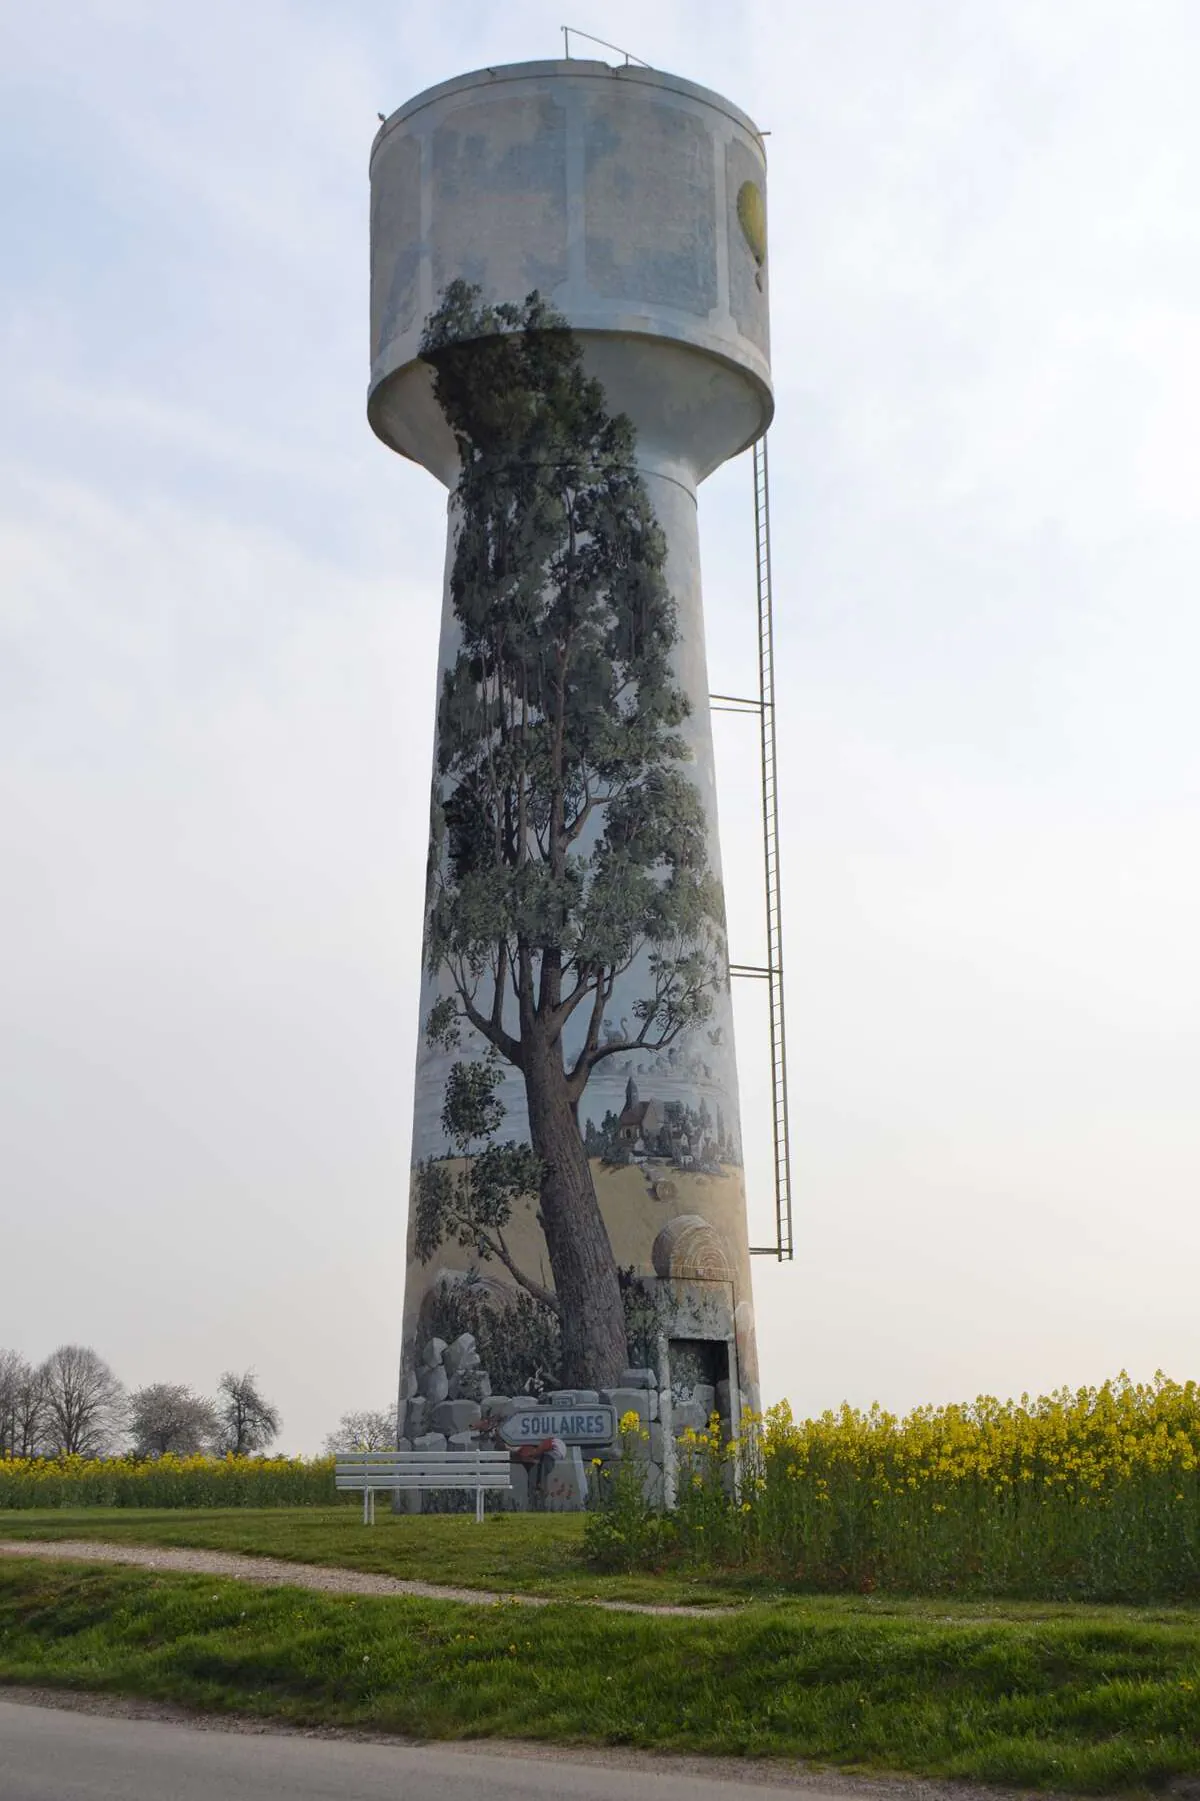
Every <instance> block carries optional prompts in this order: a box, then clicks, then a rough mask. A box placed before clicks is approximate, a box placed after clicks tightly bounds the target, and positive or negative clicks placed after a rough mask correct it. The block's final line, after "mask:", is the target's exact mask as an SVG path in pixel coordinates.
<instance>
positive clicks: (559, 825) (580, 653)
mask: <svg viewBox="0 0 1200 1801" xmlns="http://www.w3.org/2000/svg"><path fill="white" fill-rule="evenodd" d="M421 353H422V356H423V358H424V360H425V361H426V363H427V364H428V365H429V366H430V368H431V369H432V372H433V376H432V379H433V389H434V393H435V396H436V399H437V402H438V404H439V406H440V408H441V411H442V414H443V416H444V418H445V419H446V420H447V422H448V423H449V425H450V427H451V429H452V431H453V433H454V437H455V441H456V445H457V451H458V458H459V466H460V475H459V480H458V484H457V487H456V489H455V492H454V496H453V501H452V517H453V526H454V529H453V535H452V550H451V559H450V567H449V571H448V593H449V611H450V615H451V617H450V620H449V622H448V637H447V639H446V640H445V641H444V644H443V677H442V686H441V693H440V697H439V705H438V714H437V728H436V755H435V776H434V786H433V801H432V818H431V838H430V859H429V872H428V891H427V906H426V935H425V958H426V970H427V975H426V997H427V1001H428V1005H427V1009H426V1017H425V1020H424V1031H425V1048H424V1050H423V1053H422V1058H423V1066H424V1070H425V1080H426V1088H425V1093H426V1095H429V1094H430V1093H431V1092H436V1094H437V1096H438V1099H439V1101H440V1106H439V1108H438V1110H437V1113H436V1123H435V1122H434V1121H433V1120H431V1119H430V1118H429V1117H428V1115H429V1108H428V1107H426V1117H425V1118H424V1120H423V1119H422V1109H421V1102H420V1099H419V1100H418V1126H417V1135H416V1144H415V1147H414V1154H415V1157H416V1169H415V1178H414V1193H413V1209H412V1227H411V1233H412V1250H413V1252H414V1253H415V1255H416V1257H417V1259H419V1261H420V1263H421V1265H422V1266H423V1267H424V1268H425V1269H426V1270H428V1272H429V1283H428V1284H427V1285H426V1289H425V1297H424V1301H423V1303H422V1304H423V1306H424V1307H425V1312H424V1315H423V1317H422V1319H421V1321H420V1324H421V1326H422V1327H428V1328H430V1329H433V1330H437V1329H438V1328H439V1327H442V1328H444V1330H445V1331H446V1332H447V1333H448V1332H449V1331H450V1330H451V1327H452V1326H457V1327H458V1328H459V1329H460V1330H465V1329H470V1330H472V1331H474V1332H475V1333H476V1336H477V1338H479V1337H480V1335H481V1334H482V1335H483V1339H487V1340H489V1342H491V1344H492V1345H493V1360H494V1359H496V1358H507V1360H508V1364H509V1365H511V1366H512V1378H511V1386H512V1387H513V1388H515V1386H516V1378H517V1376H518V1375H519V1373H520V1371H519V1368H518V1365H519V1363H520V1357H519V1355H516V1353H515V1352H514V1349H513V1337H514V1333H516V1334H517V1336H518V1337H519V1338H520V1339H521V1341H522V1342H523V1343H524V1344H525V1345H526V1361H527V1362H529V1361H536V1362H537V1364H538V1365H539V1370H540V1373H542V1374H544V1375H546V1376H547V1377H549V1378H551V1379H552V1380H554V1381H556V1382H558V1383H559V1384H561V1385H562V1386H564V1387H582V1388H597V1387H602V1386H609V1385H614V1384H617V1383H618V1382H619V1380H620V1376H621V1372H622V1370H623V1369H625V1368H626V1367H627V1366H628V1364H629V1362H630V1356H631V1348H632V1349H636V1346H634V1347H631V1329H632V1328H631V1320H632V1319H633V1317H634V1312H635V1311H636V1310H633V1311H631V1304H630V1294H631V1283H632V1280H633V1279H634V1278H637V1277H645V1276H649V1277H654V1276H658V1277H660V1278H667V1277H678V1276H681V1275H684V1276H689V1275H690V1276H693V1277H695V1278H696V1280H698V1281H719V1282H728V1283H733V1284H734V1286H735V1290H736V1291H737V1296H738V1298H741V1297H744V1299H745V1305H746V1307H747V1308H748V1293H749V1290H748V1278H747V1275H746V1272H745V1270H744V1268H743V1267H742V1265H743V1263H744V1246H745V1226H744V1198H743V1192H742V1181H741V1170H740V1165H741V1155H740V1144H739V1141H738V1125H737V1091H736V1080H735V1076H734V1071H733V1062H732V1042H731V1041H732V1022H731V1018H730V1010H729V996H728V973H727V971H728V966H727V958H726V946H725V931H724V914H723V902H722V895H721V885H720V879H719V867H718V860H717V851H716V838H715V821H714V819H713V817H712V814H713V807H712V804H711V797H710V796H709V794H708V792H707V791H706V789H705V787H704V786H703V784H702V783H701V782H699V781H698V779H697V770H696V768H695V766H694V765H695V756H694V745H695V721H694V719H693V705H692V698H691V697H690V696H689V694H688V693H687V691H686V689H685V686H684V684H683V683H682V682H681V680H680V678H679V674H678V669H679V657H678V654H677V653H678V648H679V638H680V621H679V614H678V608H677V604H676V598H675V596H674V595H673V593H672V588H671V583H670V580H669V562H670V558H669V544H668V537H667V534H666V533H665V532H664V529H663V526H662V524H661V523H660V521H659V518H658V517H657V515H656V511H655V508H654V506H653V504H652V501H651V495H650V492H649V483H648V481H647V479H646V477H645V476H644V475H643V474H642V473H641V472H640V471H639V469H638V466H637V456H636V449H637V447H636V443H635V432H634V427H633V425H632V423H631V421H630V420H629V419H628V418H627V417H626V416H625V415H623V414H620V413H616V412H610V411H609V410H608V409H607V406H606V400H605V394H604V391H603V388H602V387H601V385H600V383H599V382H598V381H596V380H595V379H594V378H593V377H591V376H590V375H589V374H588V372H587V369H586V367H585V360H584V355H583V352H582V350H581V348H580V345H579V343H578V341H577V339H576V338H575V337H574V335H573V334H572V333H571V331H570V330H569V329H568V327H567V324H566V321H565V320H564V319H563V318H562V317H561V316H560V315H559V314H557V313H556V312H555V311H554V310H553V309H552V308H551V307H550V306H548V305H547V304H546V302H545V301H544V300H543V299H541V298H540V296H539V295H538V294H536V293H534V294H532V295H530V296H529V297H528V299H527V300H526V301H525V302H524V303H523V304H521V305H513V304H506V305H496V306H493V305H490V304H488V303H487V301H486V300H485V299H484V297H483V296H482V295H481V293H480V291H479V290H478V289H477V288H474V287H472V286H470V285H468V284H467V283H465V282H462V281H455V282H453V283H451V284H450V286H449V287H448V288H447V289H446V290H445V292H444V295H443V297H442V301H441V304H440V305H439V307H438V308H437V310H436V312H435V313H434V314H433V315H432V317H431V318H430V319H429V321H428V324H427V328H426V331H425V334H424V339H423V342H422V346H421ZM710 786H711V777H710ZM431 1084H432V1088H431ZM418 1085H419V1090H420V1078H419V1084H418ZM451 1276H453V1277H454V1278H455V1281H454V1283H453V1284H452V1283H451V1282H450V1281H449V1279H448V1278H449V1277H451ZM464 1277H465V1278H466V1279H465V1280H463V1278H464ZM411 1283H412V1277H411V1275H410V1288H411ZM412 1298H413V1297H412V1296H411V1294H410V1319H409V1322H408V1323H409V1329H410V1332H411V1331H412V1330H413V1329H414V1328H415V1326H416V1323H417V1322H416V1321H415V1319H413V1318H412V1317H411V1315H412V1307H411V1302H412ZM439 1307H440V1308H441V1309H442V1312H441V1313H440V1314H439V1313H438V1308H439ZM451 1315H453V1317H451ZM481 1347H482V1340H481ZM484 1361H485V1363H486V1362H487V1357H486V1356H485V1358H484ZM551 1366H552V1367H551ZM506 1367H507V1366H506ZM529 1373H530V1374H534V1373H537V1372H534V1371H530V1372H529Z"/></svg>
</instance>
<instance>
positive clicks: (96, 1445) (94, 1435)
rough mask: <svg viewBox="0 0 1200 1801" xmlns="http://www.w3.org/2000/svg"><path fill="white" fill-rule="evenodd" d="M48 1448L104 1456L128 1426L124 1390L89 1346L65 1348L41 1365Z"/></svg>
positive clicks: (57, 1351)
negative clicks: (44, 1393)
mask: <svg viewBox="0 0 1200 1801" xmlns="http://www.w3.org/2000/svg"><path fill="white" fill-rule="evenodd" d="M41 1374H42V1377H43V1380H44V1382H45V1391H46V1398H45V1439H46V1446H47V1449H48V1450H50V1451H52V1452H54V1453H56V1454H58V1455H59V1456H63V1457H70V1456H76V1455H77V1456H81V1457H99V1456H103V1455H104V1453H105V1452H107V1451H110V1450H112V1448H113V1445H114V1442H115V1440H116V1439H117V1438H119V1437H120V1435H121V1431H122V1429H123V1427H124V1424H125V1412H126V1402H125V1390H124V1389H123V1388H122V1386H121V1384H120V1382H118V1380H117V1378H116V1376H115V1375H114V1374H113V1372H112V1370H111V1369H110V1368H109V1366H108V1364H107V1363H105V1361H104V1359H103V1357H101V1356H100V1355H99V1354H98V1353H97V1352H96V1351H93V1350H92V1348H91V1346H90V1345H78V1344H64V1345H59V1347H58V1349H57V1350H56V1351H52V1352H51V1353H50V1355H49V1357H47V1359H46V1361H45V1363H44V1364H43V1365H42V1369H41Z"/></svg>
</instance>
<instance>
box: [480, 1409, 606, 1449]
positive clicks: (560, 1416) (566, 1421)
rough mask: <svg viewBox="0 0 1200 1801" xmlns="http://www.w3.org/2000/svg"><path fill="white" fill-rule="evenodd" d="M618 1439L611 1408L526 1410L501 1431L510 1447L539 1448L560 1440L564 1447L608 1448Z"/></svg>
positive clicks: (507, 1423)
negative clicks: (556, 1439)
mask: <svg viewBox="0 0 1200 1801" xmlns="http://www.w3.org/2000/svg"><path fill="white" fill-rule="evenodd" d="M616 1435H617V1416H616V1413H615V1411H614V1409H613V1408H611V1407H526V1408H524V1409H522V1411H521V1412H520V1413H512V1414H510V1415H509V1417H508V1418H507V1419H506V1420H505V1422H504V1424H503V1425H502V1426H501V1428H500V1436H501V1437H502V1438H503V1440H504V1442H505V1444H509V1445H537V1444H541V1442H542V1440H543V1439H546V1438H561V1439H562V1441H563V1443H564V1444H565V1445H606V1444H610V1443H611V1442H612V1440H613V1439H614V1438H615V1437H616Z"/></svg>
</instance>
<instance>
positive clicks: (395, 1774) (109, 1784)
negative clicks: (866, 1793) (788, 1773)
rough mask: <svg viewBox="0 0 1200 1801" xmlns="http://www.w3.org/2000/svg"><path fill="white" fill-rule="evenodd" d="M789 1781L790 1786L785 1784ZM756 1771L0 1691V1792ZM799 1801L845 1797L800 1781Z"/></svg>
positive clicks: (693, 1776) (184, 1791)
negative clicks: (379, 1738)
mask: <svg viewBox="0 0 1200 1801" xmlns="http://www.w3.org/2000/svg"><path fill="white" fill-rule="evenodd" d="M788 1786H789V1788H790V1785H788ZM773 1792H774V1793H776V1794H778V1793H780V1790H779V1789H778V1788H777V1787H775V1785H774V1784H771V1785H770V1786H764V1785H763V1784H762V1782H761V1781H759V1782H755V1781H740V1780H738V1779H736V1778H735V1779H733V1780H731V1781H714V1780H712V1779H711V1778H710V1777H708V1776H705V1775H701V1774H697V1773H695V1770H694V1766H693V1770H692V1773H690V1774H682V1773H681V1774H675V1773H670V1774H666V1773H660V1772H659V1771H657V1770H653V1769H645V1770H641V1769H638V1768H636V1767H634V1766H633V1765H631V1764H630V1762H629V1761H628V1760H627V1759H623V1760H621V1761H620V1762H619V1763H616V1764H614V1763H608V1764H605V1763H604V1762H603V1761H597V1762H594V1763H587V1762H583V1761H580V1760H579V1759H577V1758H576V1757H574V1756H573V1755H572V1754H570V1753H565V1752H564V1753H550V1754H549V1755H541V1756H529V1757H526V1756H523V1755H520V1754H516V1753H511V1754H507V1755H500V1754H495V1753H493V1754H488V1753H487V1752H477V1751H467V1750H447V1749H442V1748H439V1747H426V1746H419V1747H418V1746H409V1745H380V1744H357V1743H355V1742H353V1741H350V1740H347V1739H327V1738H303V1737H300V1736H289V1735H285V1734H282V1733H246V1732H223V1731H219V1730H213V1729H200V1728H197V1727H195V1726H189V1725H178V1724H175V1723H173V1722H172V1723H168V1722H166V1721H162V1720H138V1719H122V1718H120V1717H114V1716H112V1715H108V1714H95V1713H79V1712H72V1711H69V1710H66V1709H58V1708H54V1707H40V1706H29V1705H27V1704H25V1703H21V1702H14V1701H0V1801H385V1797H386V1801H524V1798H525V1797H537V1796H542V1795H546V1796H551V1795H552V1796H554V1797H556V1798H557V1801H612V1797H613V1795H614V1794H619V1795H620V1796H621V1798H622V1801H743V1798H744V1801H751V1798H753V1801H764V1797H769V1796H770V1795H771V1794H772V1793H773ZM791 1792H792V1793H793V1794H801V1793H802V1794H803V1795H804V1796H805V1801H846V1795H845V1792H844V1791H841V1792H837V1793H826V1792H824V1791H822V1790H821V1789H819V1788H817V1787H815V1786H812V1787H810V1786H809V1785H808V1784H807V1783H806V1784H805V1785H804V1787H803V1789H802V1790H801V1789H792V1790H791Z"/></svg>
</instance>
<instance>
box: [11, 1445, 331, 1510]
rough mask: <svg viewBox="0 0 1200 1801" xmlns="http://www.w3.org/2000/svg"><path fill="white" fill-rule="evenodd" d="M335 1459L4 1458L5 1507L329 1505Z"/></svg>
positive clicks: (198, 1457)
mask: <svg viewBox="0 0 1200 1801" xmlns="http://www.w3.org/2000/svg"><path fill="white" fill-rule="evenodd" d="M333 1499H334V1494H333V1459H332V1457H317V1458H309V1459H305V1458H302V1457H232V1456H230V1457H200V1456H195V1457H173V1456H171V1455H167V1456H165V1457H157V1458H154V1459H138V1458H132V1457H46V1458H42V1457H15V1458H5V1459H3V1460H0V1508H4V1507H285V1506H306V1505H307V1506H319V1507H327V1506H328V1505H329V1503H330V1502H331V1501H332V1500H333Z"/></svg>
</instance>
